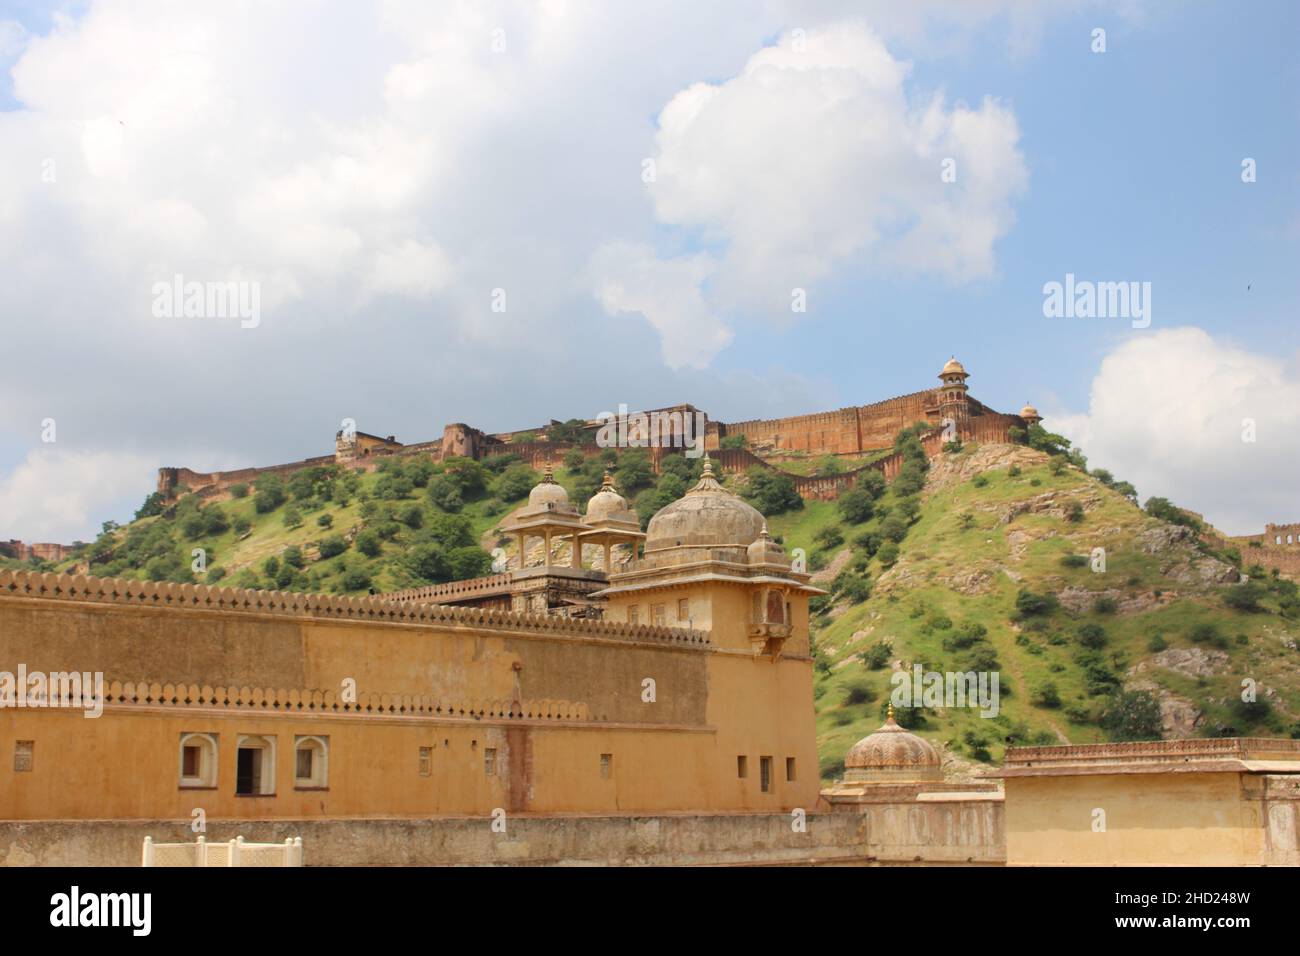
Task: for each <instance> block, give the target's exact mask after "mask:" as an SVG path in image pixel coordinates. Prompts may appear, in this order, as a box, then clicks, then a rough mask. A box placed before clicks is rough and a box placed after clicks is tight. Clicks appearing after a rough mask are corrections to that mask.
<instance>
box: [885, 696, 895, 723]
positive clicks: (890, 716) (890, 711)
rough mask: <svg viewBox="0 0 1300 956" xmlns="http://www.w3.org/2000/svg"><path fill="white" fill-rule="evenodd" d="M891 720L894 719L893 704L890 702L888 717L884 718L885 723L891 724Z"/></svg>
mask: <svg viewBox="0 0 1300 956" xmlns="http://www.w3.org/2000/svg"><path fill="white" fill-rule="evenodd" d="M893 719H894V702H893V701H892V700H891V701H890V702H889V716H888V717H887V718H886V722H892V721H893Z"/></svg>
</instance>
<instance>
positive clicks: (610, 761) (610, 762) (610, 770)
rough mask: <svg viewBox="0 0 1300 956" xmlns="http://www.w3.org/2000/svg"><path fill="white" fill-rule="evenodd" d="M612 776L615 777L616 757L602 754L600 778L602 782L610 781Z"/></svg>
mask: <svg viewBox="0 0 1300 956" xmlns="http://www.w3.org/2000/svg"><path fill="white" fill-rule="evenodd" d="M612 776H614V755H613V754H601V755H600V778H601V779H602V780H608V779H609V778H610V777H612Z"/></svg>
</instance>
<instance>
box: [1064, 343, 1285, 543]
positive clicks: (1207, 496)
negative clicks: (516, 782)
mask: <svg viewBox="0 0 1300 956" xmlns="http://www.w3.org/2000/svg"><path fill="white" fill-rule="evenodd" d="M1298 359H1300V356H1295V357H1292V359H1291V360H1290V361H1284V360H1282V359H1279V358H1275V357H1272V356H1267V355H1260V354H1258V353H1254V352H1249V351H1246V350H1245V349H1242V348H1239V347H1237V346H1235V345H1233V344H1232V343H1231V342H1228V341H1224V340H1222V339H1216V338H1214V337H1212V336H1210V335H1209V334H1208V333H1207V332H1205V331H1203V330H1201V329H1197V328H1177V329H1168V330H1164V331H1159V332H1156V333H1154V334H1144V335H1141V336H1137V337H1135V338H1133V339H1132V340H1131V341H1129V342H1126V343H1125V344H1123V345H1120V346H1119V347H1118V348H1116V349H1115V350H1114V351H1112V352H1111V353H1110V354H1109V355H1107V356H1106V358H1105V359H1104V360H1103V361H1102V363H1101V367H1100V368H1099V370H1098V372H1097V375H1096V377H1095V378H1094V379H1093V383H1092V391H1091V397H1090V401H1089V408H1088V411H1087V412H1085V413H1082V414H1073V415H1070V414H1067V415H1060V416H1053V417H1051V418H1049V419H1048V420H1047V421H1046V422H1045V425H1046V427H1048V428H1049V430H1052V431H1059V432H1061V433H1062V434H1064V435H1065V436H1066V437H1068V438H1070V439H1071V440H1072V441H1074V442H1075V444H1077V445H1079V446H1081V447H1082V448H1083V449H1084V451H1085V453H1086V454H1087V455H1088V462H1089V466H1090V467H1101V468H1106V469H1109V470H1110V471H1112V472H1114V473H1115V475H1116V476H1117V477H1119V478H1121V479H1123V480H1125V481H1130V482H1132V483H1133V484H1134V485H1135V486H1136V487H1137V489H1138V493H1139V494H1140V495H1141V497H1142V500H1143V501H1145V500H1146V499H1147V498H1148V497H1153V496H1157V497H1164V498H1170V499H1171V500H1173V501H1174V503H1175V504H1178V505H1181V506H1183V507H1185V508H1190V509H1192V510H1193V511H1198V512H1200V513H1202V514H1204V515H1205V516H1206V517H1207V518H1208V519H1209V520H1210V521H1211V522H1212V523H1213V524H1215V525H1216V526H1217V527H1219V528H1220V530H1222V531H1225V532H1227V533H1229V534H1247V533H1253V532H1258V531H1262V530H1263V526H1264V523H1265V522H1268V521H1275V522H1282V521H1294V520H1295V517H1296V499H1295V487H1294V478H1295V475H1296V474H1297V472H1298V471H1300V361H1297V360H1298ZM1248 420H1249V421H1253V422H1254V427H1255V434H1256V440H1255V441H1254V442H1246V441H1243V440H1242V436H1243V430H1244V428H1245V427H1246V425H1245V423H1246V422H1247V421H1248Z"/></svg>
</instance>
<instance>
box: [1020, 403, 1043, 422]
mask: <svg viewBox="0 0 1300 956" xmlns="http://www.w3.org/2000/svg"><path fill="white" fill-rule="evenodd" d="M1020 417H1021V418H1023V419H1025V420H1026V421H1035V422H1038V421H1042V420H1043V416H1042V415H1040V414H1038V409H1036V408H1034V406H1033V405H1030V404H1029V403H1028V402H1025V407H1024V408H1022V409H1020Z"/></svg>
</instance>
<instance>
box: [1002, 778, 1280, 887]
mask: <svg viewBox="0 0 1300 956" xmlns="http://www.w3.org/2000/svg"><path fill="white" fill-rule="evenodd" d="M1250 777H1251V775H1249V774H1241V773H1209V772H1193V773H1140V774H1138V773H1134V774H1113V775H1111V774H1098V775H1071V776H1058V777H1010V778H1008V779H1007V780H1006V808H1007V810H1006V820H1007V862H1008V863H1009V864H1010V865H1013V866H1015V865H1030V866H1033V865H1040V866H1043V865H1045V866H1053V865H1069V866H1144V865H1145V866H1171V865H1172V866H1176V865H1196V866H1239V865H1244V864H1258V863H1261V862H1264V850H1265V830H1264V819H1265V811H1264V803H1263V802H1262V801H1261V800H1260V799H1258V796H1257V795H1256V796H1252V794H1251V791H1250V790H1249V789H1248V785H1249V784H1250ZM1095 810H1102V811H1104V812H1105V830H1104V832H1096V831H1094V829H1093V820H1094V811H1095Z"/></svg>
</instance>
